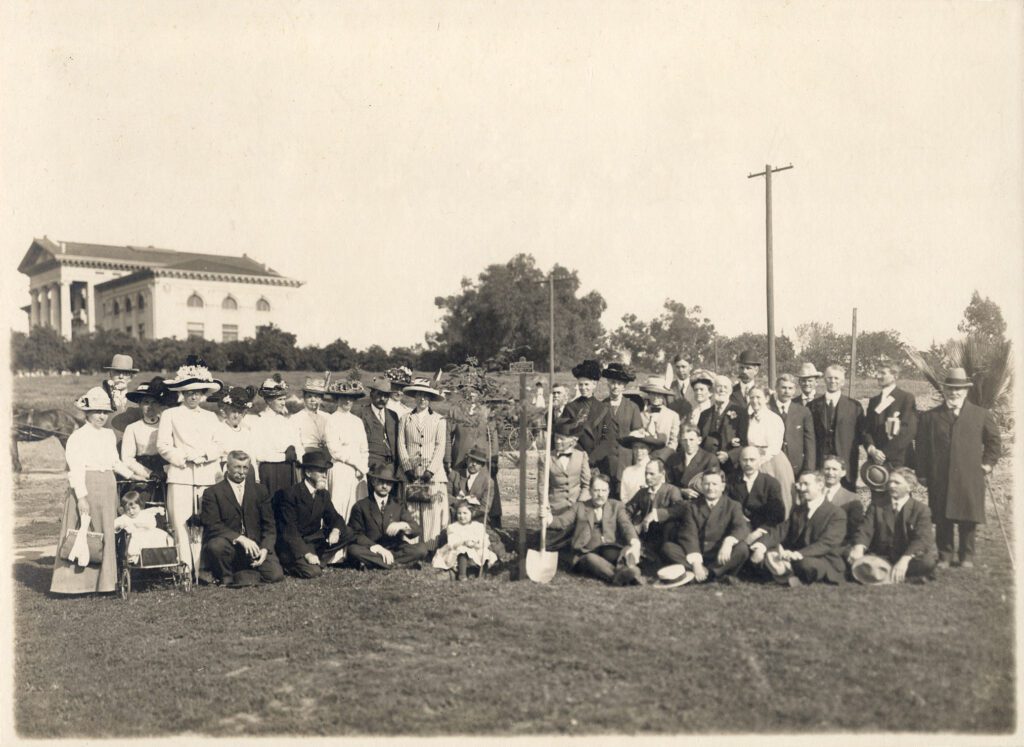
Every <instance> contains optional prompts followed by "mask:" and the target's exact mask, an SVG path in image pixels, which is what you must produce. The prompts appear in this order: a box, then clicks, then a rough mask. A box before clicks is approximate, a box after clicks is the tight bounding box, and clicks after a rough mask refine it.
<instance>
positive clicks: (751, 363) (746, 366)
mask: <svg viewBox="0 0 1024 747" xmlns="http://www.w3.org/2000/svg"><path fill="white" fill-rule="evenodd" d="M760 372H761V357H760V356H759V355H758V354H757V353H755V352H754V351H753V350H744V351H743V352H742V353H740V357H739V358H738V359H737V360H736V378H738V379H739V381H737V382H736V386H734V387H733V388H732V395H731V397H730V398H729V401H730V402H731V403H732V404H734V405H736V406H737V407H741V408H743V409H746V407H747V395H748V394H750V390H751V389H753V388H754V386H755V385H756V384H757V375H758V374H759V373H760Z"/></svg>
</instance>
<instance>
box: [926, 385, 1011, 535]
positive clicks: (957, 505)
mask: <svg viewBox="0 0 1024 747" xmlns="http://www.w3.org/2000/svg"><path fill="white" fill-rule="evenodd" d="M1000 449H1001V440H1000V438H999V427H998V426H997V425H996V421H995V418H994V417H993V416H992V413H991V412H989V411H988V410H986V409H985V408H983V407H978V406H977V405H975V404H972V403H970V402H964V406H963V407H962V408H961V409H960V416H959V417H957V418H956V419H954V418H953V413H952V411H950V409H949V408H948V407H946V405H945V403H943V404H941V405H939V406H938V407H936V408H934V409H932V410H928V411H927V412H925V413H923V414H922V415H921V419H920V421H919V423H918V429H917V462H918V465H917V466H918V470H917V472H918V474H919V475H920V476H922V477H923V478H924V479H925V481H926V482H927V484H928V505H929V506H930V507H931V511H932V516H933V517H934V518H935V519H936V520H939V519H947V520H949V521H973V522H975V523H978V524H983V523H985V473H984V471H983V470H982V468H981V466H982V465H983V464H988V465H994V464H995V463H996V462H998V461H999V455H1000Z"/></svg>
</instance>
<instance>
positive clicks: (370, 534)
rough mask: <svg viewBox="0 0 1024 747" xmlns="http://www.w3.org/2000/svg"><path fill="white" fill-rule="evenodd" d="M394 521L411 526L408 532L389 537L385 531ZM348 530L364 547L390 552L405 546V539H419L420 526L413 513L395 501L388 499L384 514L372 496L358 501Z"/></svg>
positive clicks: (391, 498) (353, 509) (353, 508)
mask: <svg viewBox="0 0 1024 747" xmlns="http://www.w3.org/2000/svg"><path fill="white" fill-rule="evenodd" d="M393 521H404V522H406V523H408V525H409V531H408V532H404V533H403V532H399V533H398V534H396V535H395V536H394V537H389V536H388V535H387V534H386V532H385V530H386V529H387V528H388V525H389V524H390V523H391V522H393ZM348 528H349V529H351V530H352V533H353V534H354V535H355V542H356V544H358V545H362V546H363V547H373V546H374V545H380V546H381V547H383V548H386V549H388V550H395V549H397V548H399V547H401V546H402V545H403V544H405V541H404V540H403V539H402V537H403V536H405V537H410V538H412V537H419V536H420V525H419V524H417V523H416V520H415V519H413V516H412V512H411V511H409V510H408V509H407V508H406V507H405V506H403V505H402V504H401V503H399V502H398V501H397V500H395V498H394V496H391V497H389V498H388V502H387V503H385V504H384V512H383V513H381V511H380V509H379V508H377V500H376V498H374V497H373V496H372V495H370V496H368V497H366V498H363V499H361V500H358V501H356V505H354V506H353V507H352V515H351V516H349V518H348Z"/></svg>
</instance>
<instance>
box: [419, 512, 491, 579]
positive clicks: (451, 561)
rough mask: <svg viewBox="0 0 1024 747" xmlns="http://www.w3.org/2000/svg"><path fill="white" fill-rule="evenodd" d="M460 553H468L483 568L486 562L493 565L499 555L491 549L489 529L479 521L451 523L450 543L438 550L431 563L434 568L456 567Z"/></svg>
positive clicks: (449, 526)
mask: <svg viewBox="0 0 1024 747" xmlns="http://www.w3.org/2000/svg"><path fill="white" fill-rule="evenodd" d="M467 543H472V545H473V546H472V547H470V546H469V545H468V544H467ZM460 555H466V556H467V557H469V559H470V560H472V561H473V562H474V563H476V564H477V565H478V566H480V567H481V568H482V567H483V565H484V562H487V563H490V564H492V565H493V564H494V563H497V562H498V556H497V555H495V554H494V551H493V550H491V545H490V541H489V540H488V539H487V531H486V530H485V529H484V525H483V524H481V523H480V522H479V521H471V522H469V523H468V524H449V525H448V544H447V545H445V546H444V547H442V548H440V549H439V550H438V551H437V554H435V555H434V560H433V562H432V563H431V565H433V566H434V568H443V569H446V570H452V569H453V568H455V567H456V565H457V563H458V558H459V556H460Z"/></svg>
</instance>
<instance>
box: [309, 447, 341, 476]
mask: <svg viewBox="0 0 1024 747" xmlns="http://www.w3.org/2000/svg"><path fill="white" fill-rule="evenodd" d="M333 464H334V462H332V461H331V456H330V454H328V453H327V452H326V451H324V450H323V449H313V450H312V451H307V452H306V453H305V454H303V455H302V469H322V470H325V471H326V470H329V469H330V468H331V467H332V466H333Z"/></svg>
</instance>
